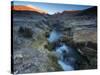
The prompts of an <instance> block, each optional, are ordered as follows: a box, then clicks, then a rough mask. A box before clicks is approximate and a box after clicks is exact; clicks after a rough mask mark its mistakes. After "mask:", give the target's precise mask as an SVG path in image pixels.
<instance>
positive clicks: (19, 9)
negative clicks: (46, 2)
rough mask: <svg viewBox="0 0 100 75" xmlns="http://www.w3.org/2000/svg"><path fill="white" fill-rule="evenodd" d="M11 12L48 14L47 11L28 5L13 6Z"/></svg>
mask: <svg viewBox="0 0 100 75" xmlns="http://www.w3.org/2000/svg"><path fill="white" fill-rule="evenodd" d="M11 10H14V11H33V12H38V13H43V14H47V12H46V11H44V10H42V9H40V8H38V7H33V6H30V5H27V6H24V5H14V6H11Z"/></svg>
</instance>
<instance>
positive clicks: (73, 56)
mask: <svg viewBox="0 0 100 75" xmlns="http://www.w3.org/2000/svg"><path fill="white" fill-rule="evenodd" d="M61 37H62V33H60V32H59V31H56V30H53V31H52V32H51V33H50V36H49V37H48V42H49V43H55V42H57V41H58V40H59V39H60V38H61ZM55 51H56V52H57V53H59V55H60V59H58V64H59V65H60V66H61V67H62V69H63V70H64V71H71V70H74V69H75V66H76V64H75V63H76V61H77V59H78V58H79V55H78V54H77V52H76V51H75V50H74V49H72V48H71V47H70V46H68V45H66V44H65V43H60V46H57V47H55Z"/></svg>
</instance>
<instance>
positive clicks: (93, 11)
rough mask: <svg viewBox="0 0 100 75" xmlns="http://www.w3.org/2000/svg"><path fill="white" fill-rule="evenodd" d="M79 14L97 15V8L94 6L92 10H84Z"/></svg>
mask: <svg viewBox="0 0 100 75" xmlns="http://www.w3.org/2000/svg"><path fill="white" fill-rule="evenodd" d="M79 14H80V15H97V6H93V7H91V8H88V9H85V10H82V11H81V12H80V13H79Z"/></svg>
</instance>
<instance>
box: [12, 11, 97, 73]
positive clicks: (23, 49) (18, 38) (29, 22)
mask: <svg viewBox="0 0 100 75" xmlns="http://www.w3.org/2000/svg"><path fill="white" fill-rule="evenodd" d="M19 12H20V11H13V19H12V20H13V24H12V26H13V53H12V54H13V55H12V56H13V60H12V61H13V64H12V66H13V68H14V73H32V72H33V73H37V72H54V71H62V68H61V67H60V66H59V64H58V63H57V59H58V58H59V55H57V53H55V52H54V51H52V49H53V46H54V44H52V45H49V44H48V41H47V38H48V36H49V34H50V32H51V31H52V30H53V29H57V30H60V31H61V32H62V33H63V37H62V39H60V41H62V42H65V43H67V44H69V45H70V46H71V47H73V48H75V49H76V50H77V51H78V52H79V53H80V54H81V55H82V56H84V57H86V58H87V61H88V62H89V63H88V64H87V63H85V62H84V61H83V63H81V64H79V66H80V69H79V70H81V69H96V68H97V24H96V21H97V19H96V18H97V16H96V14H94V13H93V14H89V13H88V15H87V14H83V13H82V14H80V15H76V14H74V15H70V16H68V15H69V14H67V13H65V12H64V13H61V14H59V13H58V14H54V15H48V14H39V13H33V12H29V11H28V12H27V11H23V12H21V13H20V14H19ZM26 14H27V15H26ZM91 15H92V16H91Z"/></svg>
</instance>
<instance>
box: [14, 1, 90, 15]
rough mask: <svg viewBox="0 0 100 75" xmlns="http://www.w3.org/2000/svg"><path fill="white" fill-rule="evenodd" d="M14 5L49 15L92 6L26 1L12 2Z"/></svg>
mask: <svg viewBox="0 0 100 75" xmlns="http://www.w3.org/2000/svg"><path fill="white" fill-rule="evenodd" d="M13 4H14V5H30V6H35V7H38V8H40V9H42V10H44V11H47V12H48V13H49V14H55V13H57V12H63V11H65V10H83V9H87V8H90V7H92V6H88V5H72V4H55V3H41V2H28V1H13Z"/></svg>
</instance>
